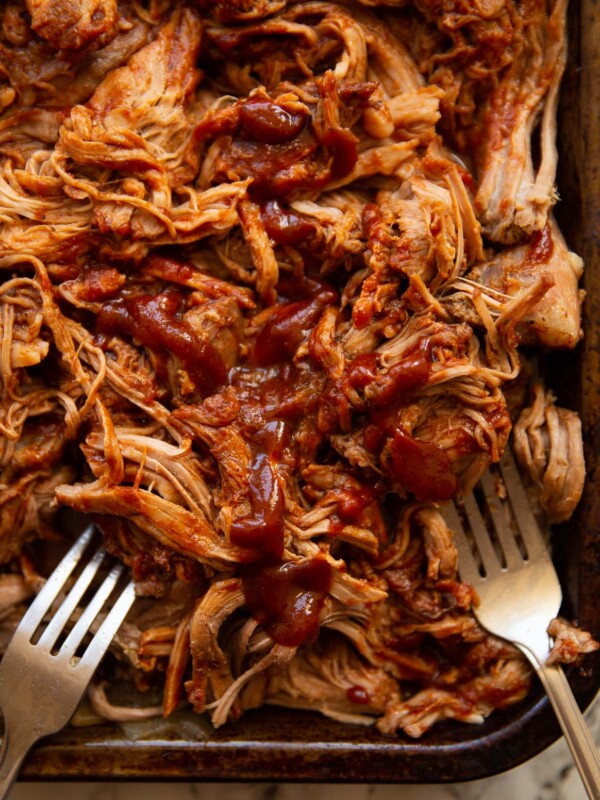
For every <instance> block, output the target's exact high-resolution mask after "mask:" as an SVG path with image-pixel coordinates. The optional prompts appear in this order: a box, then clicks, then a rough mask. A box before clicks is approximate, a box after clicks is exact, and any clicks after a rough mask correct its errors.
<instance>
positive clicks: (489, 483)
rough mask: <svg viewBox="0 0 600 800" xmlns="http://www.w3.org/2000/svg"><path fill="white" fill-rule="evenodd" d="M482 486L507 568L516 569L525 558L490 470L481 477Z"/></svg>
mask: <svg viewBox="0 0 600 800" xmlns="http://www.w3.org/2000/svg"><path fill="white" fill-rule="evenodd" d="M481 486H482V487H483V493H484V494H485V499H486V503H487V507H488V511H489V512H490V516H491V518H492V522H493V524H494V529H495V531H496V536H497V538H498V541H499V542H500V544H501V545H502V550H503V551H504V556H505V558H506V566H507V567H508V569H514V568H516V567H518V566H519V565H520V564H521V563H522V562H523V557H522V556H521V553H520V551H519V548H518V547H517V543H516V541H515V536H514V533H515V532H514V531H513V530H512V529H511V528H512V526H511V520H510V519H509V517H508V515H507V513H506V512H507V510H508V509H507V508H506V507H505V506H504V504H503V503H502V500H501V499H500V498H499V497H498V491H497V489H496V480H495V478H494V476H493V475H492V473H491V472H490V471H489V470H486V471H485V472H484V474H483V475H482V476H481Z"/></svg>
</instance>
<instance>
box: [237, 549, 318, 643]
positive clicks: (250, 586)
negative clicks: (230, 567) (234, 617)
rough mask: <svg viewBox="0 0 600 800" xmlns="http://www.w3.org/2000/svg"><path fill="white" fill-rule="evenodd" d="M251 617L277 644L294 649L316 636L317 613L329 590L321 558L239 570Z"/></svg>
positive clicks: (252, 565) (246, 567)
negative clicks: (262, 626)
mask: <svg viewBox="0 0 600 800" xmlns="http://www.w3.org/2000/svg"><path fill="white" fill-rule="evenodd" d="M242 581H243V586H244V594H245V596H246V603H247V605H248V607H249V608H250V611H251V613H252V616H253V617H254V619H256V620H257V621H258V622H260V623H261V624H262V625H264V627H265V629H266V631H267V633H268V634H269V636H271V638H272V639H273V640H274V641H275V642H277V643H278V644H282V645H285V646H287V647H297V646H298V645H301V644H302V643H303V642H306V641H312V640H314V639H315V638H316V637H317V635H318V633H319V612H320V611H321V608H322V606H323V602H324V601H325V598H326V597H327V593H328V592H329V589H330V587H331V567H330V566H329V564H328V562H327V561H326V560H325V559H324V558H320V557H319V556H317V557H316V558H311V559H307V560H305V561H301V562H299V563H296V564H294V563H287V564H280V563H271V564H264V563H263V564H250V565H247V566H245V567H243V568H242Z"/></svg>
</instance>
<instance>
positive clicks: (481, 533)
mask: <svg viewBox="0 0 600 800" xmlns="http://www.w3.org/2000/svg"><path fill="white" fill-rule="evenodd" d="M463 507H464V509H465V513H466V515H467V519H468V520H469V525H470V526H471V532H472V534H473V538H474V539H475V544H476V545H477V549H478V550H479V555H480V556H481V563H482V564H483V568H484V570H485V573H486V575H490V574H492V573H494V572H498V571H499V570H500V569H501V568H502V566H501V564H500V560H499V559H498V554H497V553H496V550H495V549H494V545H493V544H492V541H491V539H490V534H489V532H488V529H487V527H486V524H485V522H484V519H483V517H482V516H481V512H480V511H479V506H478V505H477V501H476V500H475V496H474V495H473V492H469V493H468V494H466V495H465V496H464V497H463Z"/></svg>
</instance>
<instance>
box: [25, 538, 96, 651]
mask: <svg viewBox="0 0 600 800" xmlns="http://www.w3.org/2000/svg"><path fill="white" fill-rule="evenodd" d="M105 555H106V551H105V550H104V548H103V547H100V548H98V550H97V551H96V552H95V553H94V555H93V557H92V558H91V559H90V561H88V563H87V564H86V566H85V568H84V570H83V571H82V573H81V575H80V576H79V577H78V578H77V580H76V581H75V583H74V585H73V586H72V588H71V590H70V591H69V593H68V594H67V596H66V597H65V599H64V600H63V602H62V604H61V605H60V607H59V608H58V609H57V610H56V611H55V613H54V614H53V616H52V619H51V620H50V622H49V623H48V626H47V627H46V629H45V631H44V632H43V634H42V635H41V636H40V638H39V641H38V642H37V644H38V646H40V647H47V648H48V650H51V649H52V646H53V645H54V643H55V642H56V640H57V639H58V637H59V635H60V632H61V631H62V629H63V628H64V627H65V625H66V624H67V622H68V621H69V618H70V617H71V614H72V613H73V611H74V610H75V609H76V608H77V604H78V603H79V601H80V600H81V598H82V597H83V595H84V593H85V590H86V589H87V588H88V586H89V585H90V583H91V582H92V580H93V579H94V576H95V575H96V574H97V572H98V570H99V569H100V566H101V564H102V562H103V561H104V556H105ZM32 633H33V631H32Z"/></svg>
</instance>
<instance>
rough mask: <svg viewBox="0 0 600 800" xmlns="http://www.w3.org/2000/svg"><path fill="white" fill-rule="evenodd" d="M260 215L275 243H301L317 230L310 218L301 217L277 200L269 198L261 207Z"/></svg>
mask: <svg viewBox="0 0 600 800" xmlns="http://www.w3.org/2000/svg"><path fill="white" fill-rule="evenodd" d="M260 215H261V217H262V220H263V222H264V225H265V230H266V232H267V234H268V235H269V236H270V237H271V239H272V240H273V241H274V242H275V244H282V245H294V244H300V243H301V242H304V241H306V239H308V238H310V237H311V236H312V235H313V233H314V232H315V226H314V224H313V223H312V222H309V220H306V219H304V218H303V217H299V216H298V214H294V212H293V211H290V210H289V209H287V208H283V207H282V206H281V205H280V203H279V202H278V201H277V200H269V201H267V202H266V203H263V204H262V205H261V208H260Z"/></svg>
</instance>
